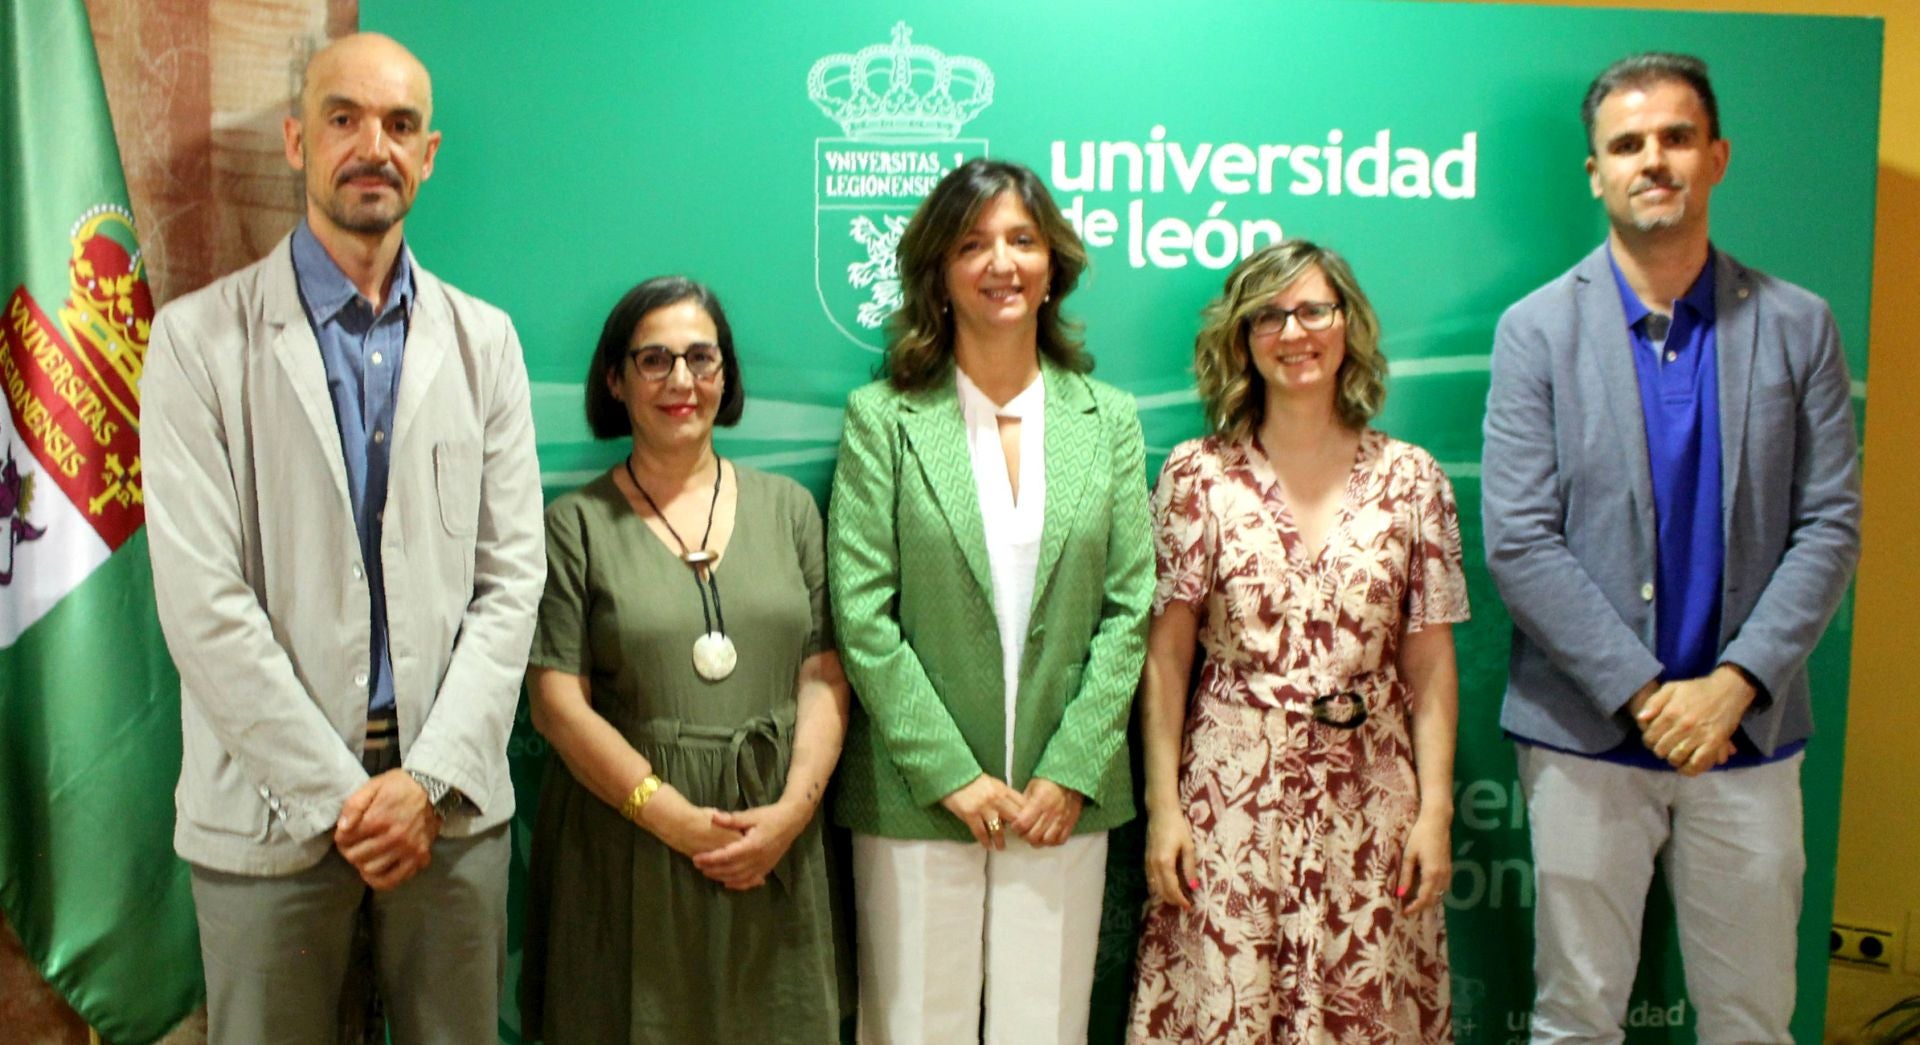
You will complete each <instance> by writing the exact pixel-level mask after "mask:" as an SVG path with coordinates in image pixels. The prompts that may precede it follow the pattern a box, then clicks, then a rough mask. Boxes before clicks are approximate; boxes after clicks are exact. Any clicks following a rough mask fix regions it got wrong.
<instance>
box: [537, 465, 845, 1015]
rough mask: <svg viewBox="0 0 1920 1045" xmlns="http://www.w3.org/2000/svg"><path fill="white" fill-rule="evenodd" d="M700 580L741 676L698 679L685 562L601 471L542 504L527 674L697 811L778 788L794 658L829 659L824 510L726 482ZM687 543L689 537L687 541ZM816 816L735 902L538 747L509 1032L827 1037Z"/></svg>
mask: <svg viewBox="0 0 1920 1045" xmlns="http://www.w3.org/2000/svg"><path fill="white" fill-rule="evenodd" d="M737 474H738V476H739V503H738V509H737V511H736V512H735V519H736V522H735V524H734V531H733V536H732V537H731V538H730V540H729V542H728V544H727V546H726V549H725V557H724V558H723V559H722V560H721V562H720V565H719V568H718V570H717V571H716V574H715V576H716V577H717V579H718V582H719V587H720V595H721V598H722V599H723V600H724V601H723V606H724V609H725V612H726V623H727V631H728V633H729V634H731V635H732V637H733V641H734V644H735V646H736V647H737V648H738V650H739V654H740V661H739V666H738V667H737V668H736V669H735V670H734V672H733V674H732V675H731V676H729V677H727V678H725V679H723V680H721V681H718V682H708V681H706V680H704V679H701V678H700V677H699V676H698V675H696V674H695V673H694V670H693V660H692V650H693V641H694V639H695V638H696V637H697V636H698V635H699V634H700V633H701V631H702V629H703V627H704V625H703V622H702V618H701V612H700V598H699V594H698V590H697V589H696V587H695V585H694V580H693V578H692V576H691V570H690V569H689V568H688V567H687V566H686V564H685V563H683V562H682V561H681V559H680V556H679V554H678V552H677V551H676V550H674V549H671V548H669V547H667V545H666V544H665V543H664V542H662V541H661V540H660V539H659V538H658V537H656V536H655V535H654V533H653V531H652V530H651V529H649V528H648V526H647V525H646V522H645V521H644V520H643V519H641V518H640V517H639V516H638V515H635V514H634V512H633V511H632V509H631V508H630V507H629V506H628V504H627V501H626V498H625V497H624V496H623V495H622V494H621V492H620V490H619V488H618V487H617V486H615V485H614V481H613V478H612V474H611V473H608V474H607V475H604V476H601V477H600V478H599V479H596V480H594V481H593V482H591V483H589V484H587V485H586V486H584V487H582V488H580V489H579V490H576V491H574V492H572V493H570V494H567V495H566V496H564V497H561V498H560V499H559V500H557V501H555V502H554V503H553V505H552V506H551V507H549V508H548V509H547V517H546V522H547V589H546V594H545V596H544V598H543V599H542V600H541V604H540V622H539V627H538V629H537V631H536V633H535V636H534V642H533V652H532V656H531V660H532V662H533V663H534V664H538V665H541V666H543V667H548V668H553V669H555V670H559V671H564V672H568V673H571V674H577V675H581V676H585V677H586V678H587V679H589V681H590V685H591V694H592V701H593V707H594V710H595V711H597V712H598V713H599V714H600V715H601V716H602V717H604V718H605V719H606V720H607V721H608V722H610V723H612V724H613V726H614V728H615V729H618V730H619V731H620V733H621V735H622V736H624V737H626V739H627V741H628V742H629V743H631V744H633V746H634V747H635V749H637V750H638V751H639V752H640V753H641V754H642V755H644V756H646V758H647V760H648V761H649V762H651V763H652V764H653V767H654V771H655V772H656V773H658V774H659V775H660V778H661V779H662V780H664V781H666V782H667V783H670V784H672V785H673V786H674V787H676V788H678V789H679V790H680V791H681V792H682V793H683V794H685V795H686V796H687V799H688V800H689V801H691V802H693V803H694V804H696V805H704V806H713V807H715V808H719V809H728V810H738V809H745V808H748V807H750V806H756V805H763V804H767V803H770V802H773V801H775V800H776V799H778V798H779V797H780V794H781V792H782V790H783V788H784V787H785V785H786V774H787V766H788V763H789V759H790V756H791V753H792V741H793V724H794V708H795V700H794V682H795V679H796V677H797V676H798V673H799V670H800V665H801V662H802V661H804V660H805V659H806V658H807V657H808V656H810V655H812V654H813V653H815V652H816V651H818V650H821V649H827V648H831V645H832V636H831V624H830V618H829V615H828V608H827V594H826V567H825V552H824V548H823V543H822V527H821V522H820V512H819V509H818V508H817V507H816V506H815V505H814V503H813V499H812V498H811V497H810V496H809V495H808V494H807V492H806V491H805V490H803V489H802V488H801V487H800V486H799V485H798V484H796V483H794V482H792V481H791V480H788V479H784V478H781V477H779V476H773V475H768V474H766V473H763V472H756V471H753V470H751V469H746V468H739V469H737ZM682 536H683V537H686V538H688V539H697V538H698V534H682ZM822 819H823V818H821V817H819V816H816V817H815V818H814V821H813V823H812V824H810V825H809V826H808V827H807V829H806V831H805V832H803V833H802V834H801V836H800V837H799V839H797V840H796V841H795V842H794V844H793V848H792V849H791V850H789V852H788V854H787V856H786V857H785V858H784V859H783V860H782V861H781V863H780V864H778V865H777V866H776V868H775V870H774V873H773V874H772V875H770V876H769V878H768V880H767V884H766V885H764V886H762V887H760V888H757V889H752V890H748V891H745V892H732V891H729V890H727V889H726V888H725V887H723V886H721V885H720V884H719V883H717V882H714V881H712V880H710V879H708V878H707V877H706V876H705V875H702V874H701V873H700V871H699V869H697V868H695V867H694V866H693V863H692V862H691V861H690V860H689V859H688V858H687V857H685V856H682V855H680V854H679V853H676V852H674V851H673V850H671V849H669V848H668V847H667V846H666V845H665V844H664V843H662V842H661V841H660V840H658V839H657V838H655V837H654V836H653V835H652V834H650V833H648V832H646V831H644V830H641V829H640V828H638V827H635V826H634V825H633V824H630V823H628V822H627V821H626V820H623V819H621V817H620V812H619V810H617V809H614V808H612V807H611V806H608V805H607V804H606V803H605V802H602V801H600V800H599V799H598V798H595V797H594V796H593V795H592V794H591V793H590V792H588V791H587V790H586V789H585V788H584V787H582V786H581V785H580V784H579V783H578V782H577V781H576V780H575V779H574V777H573V774H572V773H571V772H569V771H568V769H567V767H566V765H565V764H564V763H562V762H561V760H560V759H559V757H558V755H555V756H553V758H552V760H551V761H550V762H549V764H548V767H547V773H546V779H545V782H544V784H543V785H542V790H541V795H540V806H539V812H538V814H537V816H536V820H535V826H534V841H533V855H532V874H531V876H530V878H531V881H530V886H529V892H530V894H531V895H530V897H529V901H528V915H527V920H526V933H527V936H526V940H525V951H524V955H525V957H524V965H523V969H522V972H523V976H522V983H521V1007H522V1026H523V1027H525V1028H526V1030H527V1031H528V1033H529V1034H530V1035H536V1036H537V1035H544V1038H545V1040H546V1041H548V1042H550V1043H556V1045H565V1043H570V1042H596V1043H597V1042H614V1041H627V1042H634V1043H640V1042H648V1043H653V1042H660V1043H674V1045H682V1043H693V1042H725V1041H741V1042H747V1041H751V1042H804V1043H818V1042H833V1041H836V1040H837V1039H838V1027H839V999H838V993H837V990H838V987H837V983H836V956H835V953H834V947H835V941H834V935H835V934H834V932H833V919H832V917H831V913H830V911H831V909H830V905H829V897H828V874H827V864H826V852H825V847H824V844H823V837H822Z"/></svg>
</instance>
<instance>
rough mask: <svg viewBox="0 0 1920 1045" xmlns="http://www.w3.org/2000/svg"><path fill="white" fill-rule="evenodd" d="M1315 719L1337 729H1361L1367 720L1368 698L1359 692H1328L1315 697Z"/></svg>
mask: <svg viewBox="0 0 1920 1045" xmlns="http://www.w3.org/2000/svg"><path fill="white" fill-rule="evenodd" d="M1313 720H1314V721H1315V722H1319V723H1322V724H1324V725H1329V726H1332V727H1333V728H1335V729H1359V728H1360V726H1361V725H1362V724H1363V723H1365V722H1366V721H1367V698H1365V697H1363V696H1361V695H1360V694H1358V693H1327V694H1324V695H1321V696H1318V697H1315V698H1313Z"/></svg>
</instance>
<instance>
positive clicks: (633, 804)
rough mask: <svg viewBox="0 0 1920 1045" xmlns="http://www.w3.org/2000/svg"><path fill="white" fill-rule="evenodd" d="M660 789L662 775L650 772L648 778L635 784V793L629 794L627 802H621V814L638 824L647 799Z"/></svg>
mask: <svg viewBox="0 0 1920 1045" xmlns="http://www.w3.org/2000/svg"><path fill="white" fill-rule="evenodd" d="M658 790H660V777H659V776H657V775H655V774H653V773H648V774H647V777H646V779H645V780H642V781H640V783H639V784H637V785H635V786H634V789H633V793H632V794H630V795H628V796H627V800H626V801H625V802H623V803H621V806H620V815H621V816H623V817H626V818H627V819H628V820H631V821H633V822H634V823H636V824H637V823H639V822H640V811H641V810H642V809H645V808H646V807H647V800H648V799H650V798H652V797H653V793H654V792H655V791H658Z"/></svg>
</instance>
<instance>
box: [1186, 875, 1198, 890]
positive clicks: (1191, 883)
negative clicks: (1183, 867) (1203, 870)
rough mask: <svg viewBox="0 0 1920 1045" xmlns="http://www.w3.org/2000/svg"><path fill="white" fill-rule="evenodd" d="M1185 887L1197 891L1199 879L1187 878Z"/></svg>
mask: <svg viewBox="0 0 1920 1045" xmlns="http://www.w3.org/2000/svg"><path fill="white" fill-rule="evenodd" d="M1187 888H1189V889H1193V890H1196V891H1197V890H1198V889H1199V888H1200V879H1198V878H1189V879H1187Z"/></svg>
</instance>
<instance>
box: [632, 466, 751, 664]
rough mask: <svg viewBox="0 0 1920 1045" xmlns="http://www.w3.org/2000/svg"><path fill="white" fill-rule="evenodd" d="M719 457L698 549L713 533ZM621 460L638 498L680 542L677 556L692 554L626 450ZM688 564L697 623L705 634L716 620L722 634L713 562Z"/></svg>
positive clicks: (724, 629) (703, 547)
mask: <svg viewBox="0 0 1920 1045" xmlns="http://www.w3.org/2000/svg"><path fill="white" fill-rule="evenodd" d="M723 461H724V459H723V458H721V457H720V456H719V455H717V454H716V455H715V456H714V459H713V498H712V500H710V501H708V502H707V528H706V531H705V532H703V533H702V534H701V535H700V549H699V550H700V551H702V552H704V551H706V550H707V539H708V538H710V537H712V536H713V517H714V516H715V515H716V514H717V509H718V508H719V506H720V479H721V477H722V476H724V475H725V474H726V471H725V469H724V468H723V467H722V463H723ZM621 463H622V464H623V465H625V466H626V469H627V481H628V482H630V483H632V484H633V488H634V489H636V490H638V491H640V497H641V499H643V500H645V501H646V502H647V507H649V508H651V509H653V514H655V515H657V516H659V517H660V523H661V525H663V526H665V527H666V528H667V532H668V533H670V534H672V535H673V543H675V544H677V545H679V546H680V557H681V558H682V559H685V558H686V557H687V556H688V555H690V554H692V553H691V552H690V551H688V549H687V542H686V541H684V540H682V539H681V537H680V531H679V530H676V529H674V528H673V522H672V521H671V520H669V519H668V518H667V513H666V512H663V511H661V510H660V506H659V505H658V504H656V503H655V502H654V500H653V495H651V494H649V493H647V488H646V487H644V486H642V485H640V477H639V476H637V475H635V474H633V455H632V454H628V455H627V459H626V460H625V461H622V462H621ZM688 565H690V566H692V567H693V586H694V587H695V588H696V589H698V590H699V592H700V620H701V623H702V624H703V625H704V626H705V627H706V629H707V632H708V633H709V634H711V633H712V632H714V631H715V627H714V625H715V624H718V625H719V628H718V631H719V633H720V634H722V635H725V634H726V633H727V618H726V616H725V614H723V613H721V612H720V582H719V580H718V579H716V578H715V577H714V575H713V565H712V563H711V561H710V560H709V561H703V562H699V563H688ZM702 567H705V570H706V574H705V576H704V577H703V576H702V575H701V568H702ZM709 593H711V595H712V596H713V609H712V610H711V611H709V610H708V609H707V596H708V595H709Z"/></svg>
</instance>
